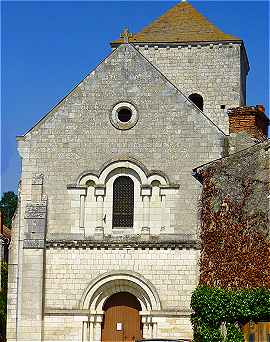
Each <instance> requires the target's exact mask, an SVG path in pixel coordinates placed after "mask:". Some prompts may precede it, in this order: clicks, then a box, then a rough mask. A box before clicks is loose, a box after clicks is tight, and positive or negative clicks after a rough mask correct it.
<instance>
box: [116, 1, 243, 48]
mask: <svg viewBox="0 0 270 342" xmlns="http://www.w3.org/2000/svg"><path fill="white" fill-rule="evenodd" d="M217 41H240V42H241V41H242V40H241V39H239V38H236V37H234V36H232V35H229V34H226V33H224V32H222V31H221V30H219V29H218V28H217V27H215V26H214V25H213V24H211V23H210V22H209V21H208V20H207V19H206V18H205V17H204V16H203V15H202V14H200V13H199V12H198V11H197V10H196V9H195V8H194V7H193V6H192V5H191V4H189V3H188V2H180V3H178V4H177V5H176V6H174V7H172V8H171V9H169V10H168V11H167V12H166V13H165V14H163V15H162V16H161V17H159V18H158V19H156V20H154V21H153V22H152V23H150V24H149V25H148V26H146V27H145V28H144V29H143V30H142V31H140V32H138V33H136V34H134V35H133V37H131V38H129V42H130V43H187V42H217ZM121 43H123V38H121V39H118V40H114V41H113V42H112V43H111V45H112V46H116V45H118V44H121Z"/></svg>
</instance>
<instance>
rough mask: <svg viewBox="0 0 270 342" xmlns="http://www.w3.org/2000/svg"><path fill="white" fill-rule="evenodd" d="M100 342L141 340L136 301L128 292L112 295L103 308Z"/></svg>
mask: <svg viewBox="0 0 270 342" xmlns="http://www.w3.org/2000/svg"><path fill="white" fill-rule="evenodd" d="M103 310H104V320H103V324H102V332H101V340H102V342H113V341H115V342H116V341H117V342H134V341H135V340H137V339H140V338H142V327H141V320H140V316H139V311H141V310H142V308H141V305H140V302H139V301H138V299H137V298H136V297H135V296H133V295H132V294H130V293H128V292H118V293H115V294H113V295H112V296H111V297H109V298H108V300H107V301H106V302H105V304H104V306H103Z"/></svg>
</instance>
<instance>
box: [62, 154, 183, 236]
mask: <svg viewBox="0 0 270 342" xmlns="http://www.w3.org/2000/svg"><path fill="white" fill-rule="evenodd" d="M121 158H122V157H121ZM121 176H127V177H129V178H131V179H132V181H133V183H134V188H133V190H134V192H133V194H132V196H134V201H132V203H134V204H133V208H131V210H130V212H131V213H132V215H133V219H132V220H130V222H132V224H126V225H125V222H124V221H123V222H122V221H121V224H120V225H119V226H118V225H117V224H116V223H115V222H114V216H113V198H114V182H115V180H116V179H117V178H118V177H121ZM178 189H179V185H177V184H172V183H171V182H170V180H169V178H168V176H167V175H166V174H165V173H164V172H161V171H156V170H152V171H148V170H147V169H146V167H145V166H144V165H143V164H142V163H139V162H138V161H136V160H135V159H132V158H130V159H129V160H124V159H116V160H110V161H109V162H107V163H105V164H104V165H103V166H102V168H101V169H100V170H99V171H95V170H89V171H84V172H82V173H81V174H80V175H78V177H77V180H76V183H75V184H71V185H68V191H69V195H70V201H71V208H72V219H73V222H72V232H73V233H83V234H84V235H85V236H92V237H93V236H94V238H96V239H103V237H104V235H110V234H111V233H112V231H114V233H115V234H120V235H122V234H123V233H125V234H142V235H143V239H148V238H149V235H150V234H151V230H152V231H153V234H155V235H156V234H159V233H160V232H162V233H166V234H171V233H173V229H174V228H173V226H174V225H175V222H174V221H173V220H174V217H173V215H171V214H170V213H171V212H172V211H173V210H174V206H175V203H174V202H172V201H171V198H174V197H175V198H176V194H177V192H178ZM166 198H169V199H170V201H168V205H167V204H166ZM120 200H121V199H120ZM157 208H159V209H157ZM172 209H173V210H172ZM120 215H121V212H120ZM130 215H131V214H130ZM123 230H124V232H123Z"/></svg>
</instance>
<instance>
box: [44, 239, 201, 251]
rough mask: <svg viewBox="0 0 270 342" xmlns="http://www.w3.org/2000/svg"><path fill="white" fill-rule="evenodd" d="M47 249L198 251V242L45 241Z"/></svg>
mask: <svg viewBox="0 0 270 342" xmlns="http://www.w3.org/2000/svg"><path fill="white" fill-rule="evenodd" d="M46 248H47V249H54V248H68V249H73V248H74V249H123V248H131V249H140V250H144V249H196V250H199V249H200V243H199V241H198V240H178V241H176V240H175V241H173V240H167V241H166V240H164V241H120V240H109V241H106V240H105V241H104V240H103V241H95V240H73V241H70V240H47V241H46Z"/></svg>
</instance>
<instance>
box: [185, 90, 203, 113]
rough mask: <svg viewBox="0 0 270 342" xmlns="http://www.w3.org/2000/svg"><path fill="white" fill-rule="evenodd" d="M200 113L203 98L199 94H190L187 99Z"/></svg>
mask: <svg viewBox="0 0 270 342" xmlns="http://www.w3.org/2000/svg"><path fill="white" fill-rule="evenodd" d="M188 98H189V99H190V100H191V101H192V102H193V103H194V104H195V105H196V106H197V107H198V108H199V109H200V110H201V111H203V97H202V96H201V95H199V94H191V95H189V97H188Z"/></svg>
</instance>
